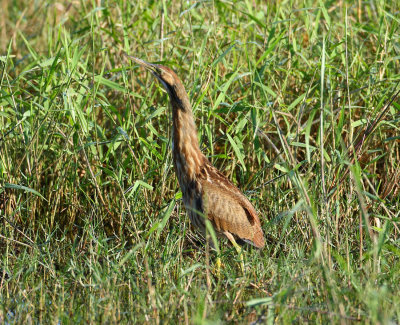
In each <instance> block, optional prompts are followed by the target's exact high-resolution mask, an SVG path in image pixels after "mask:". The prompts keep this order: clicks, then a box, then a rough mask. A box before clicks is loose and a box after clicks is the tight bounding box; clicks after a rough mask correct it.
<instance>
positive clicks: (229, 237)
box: [224, 231, 244, 275]
mask: <svg viewBox="0 0 400 325" xmlns="http://www.w3.org/2000/svg"><path fill="white" fill-rule="evenodd" d="M224 235H225V236H226V237H227V238H228V239H229V241H230V242H231V243H232V245H233V247H235V249H236V251H237V252H238V254H239V259H240V267H241V269H242V273H243V275H244V257H243V250H242V248H241V247H240V246H239V245H238V244H237V242H236V240H235V238H233V236H232V234H231V233H230V232H228V231H225V232H224Z"/></svg>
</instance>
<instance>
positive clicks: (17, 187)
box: [4, 183, 48, 202]
mask: <svg viewBox="0 0 400 325" xmlns="http://www.w3.org/2000/svg"><path fill="white" fill-rule="evenodd" d="M4 187H5V188H11V189H14V190H22V191H26V192H30V193H32V194H35V195H36V196H39V197H41V198H42V199H43V200H45V201H47V200H46V199H45V198H44V197H43V195H42V194H40V193H39V192H38V191H36V190H34V189H32V188H29V187H26V186H23V185H18V184H10V183H5V184H4ZM47 202H48V201H47Z"/></svg>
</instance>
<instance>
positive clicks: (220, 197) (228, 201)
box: [129, 56, 265, 248]
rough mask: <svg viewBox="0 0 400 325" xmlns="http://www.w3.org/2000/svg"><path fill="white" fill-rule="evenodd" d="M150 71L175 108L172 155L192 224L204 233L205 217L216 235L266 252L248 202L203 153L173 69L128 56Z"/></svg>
mask: <svg viewBox="0 0 400 325" xmlns="http://www.w3.org/2000/svg"><path fill="white" fill-rule="evenodd" d="M129 58H131V59H132V60H133V61H134V62H136V63H137V64H139V65H140V66H142V67H144V68H146V69H147V70H149V71H151V72H152V73H153V75H154V76H156V77H157V79H158V80H159V81H160V82H161V83H162V84H163V86H164V88H165V89H166V91H167V92H168V95H169V98H170V102H171V106H172V120H173V130H172V142H173V144H172V148H173V149H172V151H173V161H174V167H175V172H176V175H177V177H178V181H179V185H180V187H181V190H182V195H183V202H184V204H185V207H186V210H187V213H188V215H189V218H190V221H191V222H192V224H193V225H194V226H195V227H197V228H200V230H202V231H203V232H204V231H205V229H206V225H205V217H206V218H207V219H208V220H209V221H210V222H211V224H212V226H213V228H214V230H215V231H216V233H217V234H224V235H225V236H226V237H228V239H229V240H230V241H231V242H232V244H233V245H234V246H235V247H236V248H237V245H236V242H235V239H236V240H240V241H244V242H247V243H250V244H252V245H254V246H256V247H257V248H263V247H264V245H265V243H264V235H263V231H262V229H261V224H260V219H259V218H258V216H257V213H256V211H255V209H254V207H253V206H252V204H251V203H250V202H249V200H247V198H246V197H245V196H244V195H243V194H242V193H241V192H240V191H239V189H238V188H237V187H236V186H235V185H233V184H232V182H230V181H229V180H228V179H227V178H226V177H225V176H224V175H223V174H222V173H221V172H220V171H219V170H217V169H216V168H215V167H214V166H213V165H212V164H211V163H210V161H209V160H208V159H207V158H206V156H204V154H203V153H202V152H201V151H200V147H199V144H198V140H197V129H196V125H195V123H194V120H193V114H192V107H191V105H190V102H189V97H188V95H187V93H186V91H185V88H184V87H183V85H182V82H181V80H180V79H179V78H178V76H177V75H176V74H175V72H173V71H172V70H171V69H170V68H168V67H165V66H162V65H158V64H151V63H148V62H145V61H143V60H140V59H137V58H135V57H132V56H129Z"/></svg>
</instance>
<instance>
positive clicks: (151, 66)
mask: <svg viewBox="0 0 400 325" xmlns="http://www.w3.org/2000/svg"><path fill="white" fill-rule="evenodd" d="M123 54H124V55H125V56H126V57H128V58H129V59H131V60H132V61H133V62H135V63H137V64H139V65H140V66H141V67H143V68H146V69H147V70H149V71H151V72H152V73H153V74H154V75H155V76H156V77H158V76H159V75H160V72H159V68H158V67H157V65H155V64H152V63H149V62H146V61H143V60H141V59H138V58H135V57H134V56H131V55H128V54H126V53H125V52H123Z"/></svg>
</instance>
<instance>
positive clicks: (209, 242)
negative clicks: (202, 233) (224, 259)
mask: <svg viewBox="0 0 400 325" xmlns="http://www.w3.org/2000/svg"><path fill="white" fill-rule="evenodd" d="M207 237H208V238H207V240H206V242H207V244H206V245H207V248H208V247H210V248H212V249H213V250H215V252H216V254H217V258H216V261H215V273H216V276H217V278H219V276H220V275H221V267H222V263H221V257H220V256H219V255H220V251H219V249H216V248H215V244H214V241H213V240H212V238H211V236H207Z"/></svg>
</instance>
